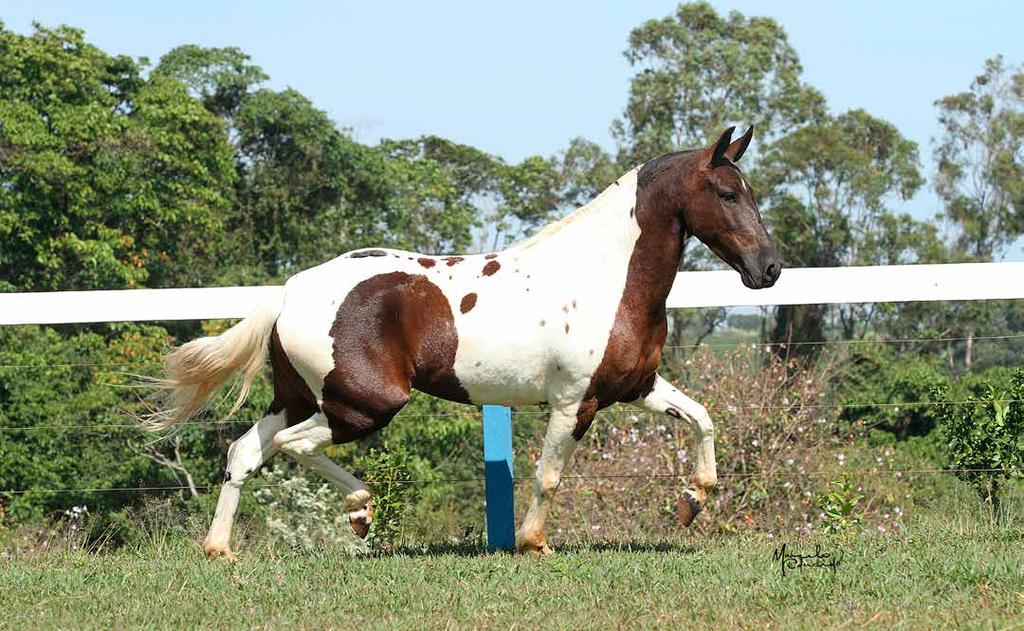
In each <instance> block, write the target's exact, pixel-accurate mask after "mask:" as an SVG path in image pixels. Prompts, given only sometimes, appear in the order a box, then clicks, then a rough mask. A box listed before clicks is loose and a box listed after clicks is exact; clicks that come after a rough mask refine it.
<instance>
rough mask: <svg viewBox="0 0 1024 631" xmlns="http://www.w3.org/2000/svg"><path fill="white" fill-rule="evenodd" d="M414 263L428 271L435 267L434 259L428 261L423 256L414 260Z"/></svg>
mask: <svg viewBox="0 0 1024 631" xmlns="http://www.w3.org/2000/svg"><path fill="white" fill-rule="evenodd" d="M416 262H417V263H419V264H420V265H422V266H423V267H426V268H428V269H429V268H431V267H433V266H435V265H437V261H435V260H434V259H428V258H427V257H425V256H424V257H422V258H418V259H416Z"/></svg>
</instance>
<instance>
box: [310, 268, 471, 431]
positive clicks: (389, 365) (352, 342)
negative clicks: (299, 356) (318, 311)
mask: <svg viewBox="0 0 1024 631" xmlns="http://www.w3.org/2000/svg"><path fill="white" fill-rule="evenodd" d="M330 335H331V337H332V338H333V339H334V353H333V355H334V369H333V370H331V372H329V373H328V374H327V376H326V377H325V378H324V390H323V404H322V406H321V407H322V409H323V412H324V414H325V415H326V416H327V421H328V423H329V425H330V428H331V438H332V439H333V441H334V442H335V443H345V442H350V441H353V440H357V439H359V438H362V437H364V436H367V435H369V434H371V433H373V432H375V431H377V430H379V429H381V428H382V427H384V426H385V425H387V424H388V423H390V422H391V419H392V418H394V416H395V414H397V413H398V411H399V410H400V409H402V406H403V405H405V403H406V401H407V400H408V399H409V390H410V388H416V389H417V390H421V391H423V392H426V393H427V394H430V395H433V396H436V397H440V398H442V399H448V400H450V401H457V402H459V403H469V402H470V399H469V395H468V394H467V393H466V391H465V389H464V388H463V387H462V384H460V383H459V380H458V378H457V377H456V376H455V371H454V364H455V352H456V350H457V348H458V345H459V338H458V332H457V331H456V329H455V321H454V318H453V316H452V312H451V308H450V307H449V306H448V300H447V299H446V298H445V297H444V294H443V293H442V292H441V290H440V289H439V288H438V287H437V285H435V284H433V283H432V282H430V281H429V280H427V277H426V276H422V275H418V274H406V273H404V272H390V273H387V274H378V275H376V276H371V277H370V278H368V279H366V280H364V281H362V282H361V283H359V284H358V285H356V286H355V287H354V288H352V290H351V291H350V292H349V293H348V295H347V296H345V299H344V300H343V301H342V303H341V305H340V306H339V307H338V312H337V315H336V317H335V320H334V323H333V325H332V326H331V330H330Z"/></svg>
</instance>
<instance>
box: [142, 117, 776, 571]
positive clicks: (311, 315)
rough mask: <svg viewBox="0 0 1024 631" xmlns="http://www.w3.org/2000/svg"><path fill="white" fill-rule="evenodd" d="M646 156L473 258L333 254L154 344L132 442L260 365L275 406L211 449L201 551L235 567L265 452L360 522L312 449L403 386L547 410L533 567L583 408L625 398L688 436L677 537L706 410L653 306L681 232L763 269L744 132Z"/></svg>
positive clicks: (696, 490) (698, 468)
mask: <svg viewBox="0 0 1024 631" xmlns="http://www.w3.org/2000/svg"><path fill="white" fill-rule="evenodd" d="M734 129H735V128H734V127H730V128H729V129H727V130H725V132H723V133H722V134H721V136H720V137H719V138H718V139H717V141H715V142H714V143H711V144H709V145H708V146H707V147H704V148H701V149H694V150H688V151H681V152H676V153H671V154H667V155H663V156H660V157H658V158H655V159H653V160H650V161H648V162H646V163H644V164H642V165H641V166H639V167H637V168H634V169H632V170H630V171H629V172H627V173H625V174H624V175H622V176H621V177H619V179H618V180H616V181H615V182H613V183H612V184H611V185H610V186H609V187H608V188H606V189H605V190H604V191H603V192H602V193H600V194H599V195H598V196H597V197H595V198H594V199H593V200H592V201H590V202H589V203H587V204H586V205H584V206H582V207H580V208H579V209H577V210H576V211H574V212H573V213H571V214H569V215H568V216H566V217H565V218H563V219H562V220H560V221H557V222H555V223H553V224H550V225H548V226H546V227H545V228H543V229H541V230H540V231H539V232H538V233H537V234H536V235H535V236H533V237H531V238H529V239H526V240H525V241H522V242H520V243H518V244H516V245H513V246H511V247H509V248H508V249H505V250H502V251H499V252H493V253H490V254H478V255H458V256H430V255H425V254H420V253H416V252H406V251H400V250H393V249H385V248H369V249H360V250H356V251H352V252H348V253H346V254H343V255H341V256H339V257H337V258H335V259H333V260H331V261H328V262H326V263H323V264H321V265H319V266H317V267H313V268H310V269H307V270H304V271H302V272H299V273H297V274H295V275H294V276H292V277H291V278H290V279H289V280H288V281H287V283H286V284H285V287H284V290H283V292H282V293H281V294H280V297H279V299H276V300H274V301H273V304H268V305H266V306H264V307H261V308H259V309H257V310H255V311H254V312H253V313H252V314H251V315H250V316H249V317H247V318H245V319H243V320H241V321H240V322H239V323H237V324H235V325H234V326H232V327H231V328H229V329H228V330H227V331H226V332H224V333H222V334H221V335H219V336H214V337H203V338H199V339H196V340H193V341H190V342H188V343H186V344H184V345H182V346H179V347H177V348H175V349H172V350H171V351H170V352H169V353H168V355H167V356H166V357H165V361H164V368H165V372H166V375H165V376H164V377H163V378H161V379H159V380H158V383H157V385H158V395H159V396H158V400H159V404H158V406H157V407H155V408H154V411H153V412H152V414H151V415H150V416H149V417H148V418H147V419H145V425H146V427H147V428H149V429H154V430H155V429H164V428H167V427H169V426H171V425H173V424H175V423H179V422H182V421H185V420H187V419H189V418H191V417H193V416H194V415H196V414H197V413H199V412H200V411H202V410H203V409H204V408H205V407H206V406H207V405H208V403H209V401H210V399H211V398H212V395H213V393H214V392H215V391H217V390H218V388H219V387H220V386H222V385H223V384H225V383H227V382H228V381H229V380H230V379H231V378H232V376H233V375H235V373H240V375H235V377H236V379H237V383H238V384H240V385H239V393H238V398H237V400H236V401H235V405H234V407H233V409H232V411H234V410H237V409H238V407H239V406H240V405H242V403H243V402H244V400H245V398H246V395H247V393H248V391H249V387H250V385H251V383H252V381H253V379H254V378H255V377H256V376H257V374H258V373H259V372H260V371H261V370H262V368H263V366H264V365H265V363H266V361H267V357H269V363H270V366H271V370H272V371H273V393H274V396H273V401H272V402H271V404H270V406H269V408H268V409H267V410H266V413H265V414H264V415H263V417H262V418H261V419H260V420H259V421H258V422H257V423H256V424H255V425H253V426H252V427H251V428H250V429H249V430H248V431H247V432H246V433H245V434H244V435H243V436H242V437H240V438H239V439H238V440H236V441H234V442H233V443H232V444H231V446H230V447H229V449H228V454H227V465H226V470H225V474H224V483H223V485H222V488H221V491H220V496H219V498H218V501H217V507H216V510H215V514H214V517H213V522H212V524H211V526H210V530H209V534H208V535H207V537H206V539H205V542H204V551H205V553H206V555H207V556H210V557H227V558H234V557H233V553H232V551H231V547H230V539H231V529H232V524H233V521H234V515H235V510H236V508H237V506H238V501H239V496H240V490H241V488H242V485H243V483H244V482H245V481H246V480H247V479H248V478H250V477H251V476H252V475H253V474H255V473H257V471H258V470H259V469H260V467H261V465H262V464H263V463H264V462H266V461H267V460H268V459H269V458H270V457H271V456H273V455H274V454H275V453H277V452H278V451H281V452H284V453H286V454H288V455H289V456H291V457H293V458H294V459H295V460H297V461H298V462H299V463H300V464H302V465H304V466H306V467H308V468H310V469H312V470H314V471H316V472H318V473H320V474H321V475H322V476H323V477H324V478H326V479H327V480H328V481H330V482H331V483H333V484H335V485H336V486H337V487H338V488H340V489H341V491H342V493H343V495H344V510H345V511H346V513H347V515H348V519H349V522H350V524H351V526H352V528H353V530H354V532H355V533H356V534H357V535H358V536H360V537H365V536H366V535H367V532H368V531H369V528H370V524H371V522H372V518H373V512H372V503H371V493H370V489H368V488H367V486H366V485H365V484H364V483H363V482H362V481H361V480H359V479H357V478H356V477H355V476H353V475H352V474H350V473H349V472H348V471H346V470H345V469H343V468H342V467H341V466H339V465H338V464H337V463H335V462H334V461H332V460H331V459H330V458H328V457H327V455H325V454H324V453H323V451H322V450H323V449H324V448H325V447H327V446H329V445H331V444H341V443H347V442H351V441H355V440H358V439H360V438H364V437H366V436H368V435H370V434H372V433H374V432H377V431H379V430H380V429H381V428H383V427H385V426H386V425H388V423H389V422H390V421H391V420H392V418H394V416H395V415H396V414H397V413H398V412H399V410H401V409H402V406H403V405H404V404H405V403H406V401H407V400H408V398H409V394H410V391H411V390H412V389H413V388H415V389H417V390H420V391H422V392H425V393H427V394H429V395H433V396H435V397H440V398H442V399H447V400H449V401H455V402H459V403H466V404H472V405H482V404H501V405H532V404H546V405H547V406H548V407H549V409H550V418H549V421H548V425H547V430H546V435H545V436H544V441H543V451H542V454H541V457H540V459H539V461H538V462H537V465H536V479H535V483H534V496H533V499H532V502H531V504H530V507H529V510H528V511H527V513H526V516H525V518H524V519H523V521H522V524H521V526H520V527H519V528H518V530H517V531H516V547H517V549H518V550H519V551H520V552H526V553H531V554H535V555H548V554H551V552H552V550H551V548H550V546H549V545H548V543H547V538H546V535H545V518H546V516H547V513H548V511H549V508H550V507H551V504H552V501H553V498H554V495H555V491H556V489H557V488H558V486H559V482H560V480H561V478H562V474H563V472H564V471H565V469H566V467H567V463H568V461H569V459H570V457H571V456H572V454H573V451H574V450H575V449H576V447H577V446H578V445H579V443H580V442H581V440H582V439H583V437H584V435H585V434H586V432H587V430H588V429H589V428H590V426H591V423H592V422H593V421H594V416H595V414H596V413H597V411H598V410H601V409H602V408H605V407H608V406H610V405H612V404H614V403H619V402H623V403H629V404H631V405H634V406H637V407H639V408H641V409H643V410H647V411H649V412H653V413H656V414H663V415H666V416H668V417H670V418H672V419H675V420H681V421H684V422H686V423H688V424H689V425H690V427H691V429H692V432H693V434H694V436H695V441H696V446H697V449H696V458H695V462H694V469H693V472H692V474H691V476H690V478H689V480H688V483H687V485H686V487H685V488H684V490H683V493H682V497H683V499H684V500H685V501H681V502H680V520H681V522H682V523H683V525H684V526H689V525H690V523H691V522H692V521H693V519H694V517H696V515H697V514H698V512H699V511H700V510H701V508H702V507H703V506H704V503H705V501H706V499H707V496H708V493H709V492H710V491H711V489H712V488H713V487H714V486H715V484H716V482H717V473H716V465H715V445H714V426H713V424H712V421H711V418H710V416H709V415H708V412H707V410H706V409H705V408H704V407H703V406H702V405H700V404H699V403H697V402H696V401H694V400H693V399H691V398H690V397H688V396H686V395H685V394H683V392H682V391H681V390H680V389H679V388H677V387H676V386H674V385H672V384H671V383H669V382H668V381H666V380H665V379H663V378H662V377H661V376H659V375H658V373H657V368H658V364H659V361H660V358H661V349H662V346H663V344H664V342H665V336H666V334H667V330H668V325H667V320H666V311H665V301H666V299H667V297H668V294H669V290H670V289H671V288H672V283H673V281H674V279H675V277H676V271H677V269H678V267H679V263H680V260H681V257H682V254H683V249H684V246H685V245H686V242H687V240H688V238H689V237H690V236H695V237H697V238H698V239H699V240H700V241H701V242H703V243H704V244H705V245H707V246H708V247H709V248H710V249H711V251H712V252H714V253H715V254H716V255H717V256H718V257H719V258H721V259H722V260H723V261H725V262H726V263H727V264H728V265H730V266H731V267H732V268H734V269H735V270H736V271H737V272H739V275H740V279H741V280H742V282H743V284H744V285H746V286H747V287H749V288H752V289H758V288H763V287H770V286H772V285H773V284H774V283H775V281H776V280H777V279H778V278H779V274H780V273H781V262H780V259H779V255H778V253H777V251H776V249H775V247H774V246H773V245H772V242H771V239H770V237H769V235H768V232H767V231H766V229H765V226H764V222H763V221H762V219H761V215H760V213H759V211H758V207H757V203H756V202H755V200H754V194H753V191H752V190H751V188H750V186H749V185H748V184H747V182H746V181H745V180H744V177H743V174H742V172H741V171H740V169H739V167H738V166H737V162H738V161H739V159H740V158H741V157H742V155H743V153H744V151H745V150H746V149H747V146H748V145H749V144H750V141H751V138H752V137H753V127H751V128H749V129H748V130H747V131H746V133H744V134H743V136H742V137H740V138H738V139H737V140H735V141H733V140H732V135H733V131H734Z"/></svg>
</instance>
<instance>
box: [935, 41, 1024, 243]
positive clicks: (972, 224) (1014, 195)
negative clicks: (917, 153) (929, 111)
mask: <svg viewBox="0 0 1024 631" xmlns="http://www.w3.org/2000/svg"><path fill="white" fill-rule="evenodd" d="M935 106H936V107H937V108H938V110H939V125H940V127H941V128H942V136H941V137H940V138H939V142H938V144H937V146H936V148H935V158H936V162H937V163H938V169H937V171H936V174H935V188H936V191H937V192H938V193H939V196H940V197H941V198H942V200H943V202H944V203H945V216H946V218H947V219H949V220H950V221H951V222H952V223H953V224H954V225H955V226H956V227H957V228H958V230H959V234H958V235H957V241H956V245H957V253H958V254H959V255H961V256H965V257H970V258H975V259H979V260H991V258H992V257H993V256H994V255H996V254H999V253H1001V252H1003V251H1004V250H1005V248H1006V247H1007V246H1008V245H1009V244H1010V243H1011V242H1012V240H1013V239H1014V238H1015V237H1016V236H1018V235H1020V234H1021V233H1022V231H1024V66H1017V67H1007V65H1006V64H1005V62H1004V61H1003V58H1002V57H1001V56H996V57H993V58H992V59H989V60H987V61H986V62H985V69H984V71H983V72H982V74H980V75H978V77H976V78H975V79H974V81H973V82H972V83H971V86H970V88H969V89H968V90H966V91H964V92H960V93H958V94H952V95H950V96H947V97H944V98H941V99H939V100H938V101H936V102H935Z"/></svg>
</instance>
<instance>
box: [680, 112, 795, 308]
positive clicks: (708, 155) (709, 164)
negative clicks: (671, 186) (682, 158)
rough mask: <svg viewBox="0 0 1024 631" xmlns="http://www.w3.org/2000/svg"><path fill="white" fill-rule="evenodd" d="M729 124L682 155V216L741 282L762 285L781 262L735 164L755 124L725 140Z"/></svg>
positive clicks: (773, 278)
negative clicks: (687, 157) (704, 143)
mask: <svg viewBox="0 0 1024 631" xmlns="http://www.w3.org/2000/svg"><path fill="white" fill-rule="evenodd" d="M734 129H735V127H730V128H729V129H727V130H725V132H724V133H723V134H722V135H721V137H719V139H718V140H717V141H716V142H714V143H713V144H711V145H710V146H708V147H707V148H705V149H701V150H699V151H696V152H694V153H693V154H692V155H691V156H690V160H687V161H686V162H687V163H688V164H687V166H688V167H689V168H687V169H684V170H683V173H684V174H685V175H683V177H684V178H685V181H684V183H683V186H682V189H683V192H684V194H683V195H682V197H681V199H680V206H681V209H682V221H683V224H684V225H685V226H686V230H687V231H688V232H689V233H690V234H692V235H693V236H695V237H697V238H698V239H700V240H701V241H702V242H703V243H704V244H705V245H707V246H708V247H709V248H710V249H711V251H712V252H714V253H715V254H717V255H718V257H719V258H721V259H722V260H723V261H725V262H726V263H728V264H729V265H730V266H732V268H733V269H735V270H736V271H737V272H739V273H740V277H741V278H742V279H743V284H744V285H746V286H747V287H750V288H751V289H762V288H764V287H771V286H772V285H774V284H775V281H776V280H777V279H778V278H779V274H780V273H781V272H782V262H781V260H780V259H779V253H778V252H777V251H776V250H775V246H773V245H772V241H771V238H770V237H769V236H768V231H767V230H765V228H764V222H763V221H762V220H761V213H760V212H758V210H757V202H756V201H754V192H753V191H752V190H751V189H750V186H749V185H748V184H747V182H746V181H745V180H744V179H743V174H742V173H741V172H740V170H739V168H738V167H737V166H736V163H737V162H738V161H739V159H740V158H741V157H742V156H743V152H744V151H746V149H747V145H749V144H750V139H751V137H752V136H753V135H754V128H753V127H750V128H749V129H747V133H745V134H743V136H742V137H740V138H739V139H737V140H736V141H735V142H732V143H730V140H731V139H732V132H733V130H734Z"/></svg>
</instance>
